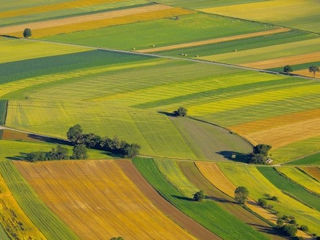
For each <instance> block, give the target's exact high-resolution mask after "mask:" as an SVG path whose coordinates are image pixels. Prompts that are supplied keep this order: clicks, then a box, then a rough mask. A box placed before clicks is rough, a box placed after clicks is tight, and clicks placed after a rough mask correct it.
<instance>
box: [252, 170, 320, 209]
mask: <svg viewBox="0 0 320 240" xmlns="http://www.w3.org/2000/svg"><path fill="white" fill-rule="evenodd" d="M258 169H259V171H260V172H261V173H262V174H263V175H264V176H265V177H266V178H267V179H268V180H269V181H270V182H271V183H272V184H274V185H275V186H276V187H277V188H279V189H281V190H282V191H283V192H285V193H288V194H289V195H290V196H293V197H294V198H296V199H297V200H299V201H301V202H302V203H305V204H306V205H307V206H309V207H311V208H314V209H317V210H318V211H319V210H320V196H317V195H315V194H312V193H310V192H309V191H307V190H306V189H305V188H303V187H302V186H301V185H299V184H297V183H295V182H293V181H291V180H290V179H289V178H287V177H285V176H283V175H281V174H279V172H278V171H277V170H276V169H274V168H267V167H259V168H258Z"/></svg>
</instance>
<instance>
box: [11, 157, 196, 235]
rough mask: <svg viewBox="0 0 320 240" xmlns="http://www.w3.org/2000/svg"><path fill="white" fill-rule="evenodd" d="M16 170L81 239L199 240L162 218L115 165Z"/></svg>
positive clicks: (72, 164) (90, 163)
mask: <svg viewBox="0 0 320 240" xmlns="http://www.w3.org/2000/svg"><path fill="white" fill-rule="evenodd" d="M117 161H121V160H117ZM16 166H17V167H18V168H19V170H20V171H21V173H22V174H23V176H24V177H25V178H26V179H27V180H28V182H29V183H30V184H31V185H32V186H33V188H34V189H35V191H36V192H37V193H38V194H39V196H40V198H41V199H43V201H44V202H45V203H46V204H47V205H48V206H49V207H50V208H51V209H52V211H54V212H55V213H56V214H57V215H58V216H60V217H61V218H62V219H64V221H66V222H67V223H68V225H69V226H70V227H71V228H72V229H73V230H74V231H75V232H76V233H77V234H78V235H79V236H80V238H81V239H106V238H111V237H113V236H122V237H124V238H125V239H137V238H139V239H149V238H157V239H174V238H179V239H194V238H193V237H192V236H191V235H189V234H188V233H186V232H185V231H184V230H183V229H182V228H180V227H179V226H178V225H176V224H175V223H174V222H173V221H171V220H170V219H169V218H167V217H166V216H165V215H164V214H163V213H161V212H160V211H159V210H158V209H157V208H156V207H155V206H154V205H153V204H152V203H151V202H150V200H148V199H147V197H146V196H145V195H144V194H143V193H142V192H141V191H140V190H139V188H138V187H137V186H136V185H134V183H133V182H131V181H130V179H129V178H128V177H126V175H125V174H124V172H123V171H122V170H121V168H120V167H119V166H118V165H117V163H116V161H113V160H102V161H64V162H61V161H55V162H47V163H37V164H29V163H22V162H17V163H16ZM115 179H116V181H115Z"/></svg>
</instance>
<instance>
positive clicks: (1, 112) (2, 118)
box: [0, 99, 8, 125]
mask: <svg viewBox="0 0 320 240" xmlns="http://www.w3.org/2000/svg"><path fill="white" fill-rule="evenodd" d="M7 108H8V100H3V99H0V125H4V124H5V123H6V117H7Z"/></svg>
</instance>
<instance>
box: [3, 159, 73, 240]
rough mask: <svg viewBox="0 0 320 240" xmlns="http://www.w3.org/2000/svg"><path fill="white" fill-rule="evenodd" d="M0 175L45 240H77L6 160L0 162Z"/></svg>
mask: <svg viewBox="0 0 320 240" xmlns="http://www.w3.org/2000/svg"><path fill="white" fill-rule="evenodd" d="M0 173H1V175H2V176H3V178H4V179H5V181H6V183H7V185H8V187H9V189H10V191H11V192H12V194H13V196H14V198H15V199H16V201H17V202H18V204H19V205H20V207H21V208H22V210H23V211H24V212H25V213H26V214H27V216H28V217H29V218H30V220H31V221H32V222H33V223H34V225H35V226H36V227H37V228H38V229H39V230H40V231H41V232H42V233H43V235H45V237H46V238H47V239H49V240H50V239H52V240H56V239H61V240H62V239H68V240H69V239H70V240H73V239H79V238H78V237H77V236H76V235H75V234H74V233H73V232H72V231H71V230H70V229H69V228H68V227H67V226H66V225H65V223H63V222H62V221H61V219H59V218H58V217H57V216H55V215H54V214H53V213H52V212H51V210H50V209H49V208H48V207H47V206H46V205H45V204H44V203H43V202H42V201H41V200H40V199H39V198H38V196H37V194H36V193H35V192H34V190H33V189H32V188H31V187H30V186H29V185H28V184H27V182H26V181H25V180H24V178H23V177H22V176H21V175H20V173H19V172H18V170H17V169H16V168H15V166H14V165H13V163H12V162H10V161H8V160H2V161H0Z"/></svg>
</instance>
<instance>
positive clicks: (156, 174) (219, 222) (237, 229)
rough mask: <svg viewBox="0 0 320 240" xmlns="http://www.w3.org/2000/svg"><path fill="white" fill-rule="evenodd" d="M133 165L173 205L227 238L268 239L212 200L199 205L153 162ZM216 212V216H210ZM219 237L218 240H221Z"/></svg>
mask: <svg viewBox="0 0 320 240" xmlns="http://www.w3.org/2000/svg"><path fill="white" fill-rule="evenodd" d="M133 163H134V165H135V166H136V168H137V169H138V170H139V171H140V172H141V174H142V175H143V176H144V178H146V179H147V181H148V182H149V183H150V184H151V185H152V186H153V187H154V188H155V189H156V190H157V191H158V192H159V193H160V194H161V195H162V196H163V197H164V198H166V199H167V200H168V201H169V202H170V203H172V204H173V205H174V206H176V207H177V208H178V209H180V210H181V211H182V212H184V213H185V214H186V215H188V216H190V217H191V218H193V219H194V220H195V221H197V222H198V223H200V224H201V225H203V226H204V227H206V228H207V229H209V230H210V231H212V232H213V233H215V234H216V235H218V236H219V237H221V238H223V239H238V236H239V235H241V236H244V237H245V238H246V239H259V240H260V239H268V238H267V237H265V236H264V235H262V234H261V233H259V232H257V231H255V230H254V229H253V228H251V227H250V226H248V225H246V224H245V223H243V222H241V221H240V220H238V219H237V218H236V217H234V216H233V215H231V214H229V213H228V212H226V211H224V210H223V209H222V208H220V207H219V206H218V205H217V204H215V203H214V202H213V201H211V200H204V201H202V202H195V201H193V200H192V199H190V198H189V197H187V196H184V195H183V194H182V193H181V192H180V191H179V190H178V189H177V188H175V187H174V186H173V185H172V184H171V183H169V182H168V181H167V179H166V178H165V176H164V175H163V174H162V173H161V172H160V170H159V169H158V168H157V165H156V163H155V162H154V160H153V159H147V158H134V159H133ZM208 213H214V214H208ZM219 237H217V236H215V238H214V239H219Z"/></svg>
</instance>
